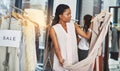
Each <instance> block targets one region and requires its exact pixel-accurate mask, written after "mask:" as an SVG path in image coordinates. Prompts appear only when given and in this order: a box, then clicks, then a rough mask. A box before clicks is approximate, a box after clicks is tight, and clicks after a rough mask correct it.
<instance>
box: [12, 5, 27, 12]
mask: <svg viewBox="0 0 120 71" xmlns="http://www.w3.org/2000/svg"><path fill="white" fill-rule="evenodd" d="M11 7H12V8H13V9H16V10H19V11H21V12H22V13H25V14H27V12H25V11H24V10H22V9H20V8H17V7H15V6H13V5H11Z"/></svg>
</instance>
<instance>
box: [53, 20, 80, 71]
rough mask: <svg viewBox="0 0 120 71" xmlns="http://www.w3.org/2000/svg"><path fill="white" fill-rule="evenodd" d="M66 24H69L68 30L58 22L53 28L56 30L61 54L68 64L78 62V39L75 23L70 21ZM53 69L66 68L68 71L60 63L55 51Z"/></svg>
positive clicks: (62, 69)
mask: <svg viewBox="0 0 120 71" xmlns="http://www.w3.org/2000/svg"><path fill="white" fill-rule="evenodd" d="M66 25H67V32H66V31H65V30H64V29H63V27H62V26H61V24H56V25H54V26H53V28H54V30H55V33H56V36H57V40H58V43H59V48H60V51H61V55H62V57H63V59H64V60H65V64H66V63H69V64H68V65H71V64H75V63H76V62H78V53H77V40H76V34H75V26H74V23H73V22H70V23H66ZM53 69H54V70H55V71H65V70H66V71H68V70H67V69H65V68H63V67H62V66H61V65H60V64H59V61H58V58H57V56H56V54H55V53H54V62H53Z"/></svg>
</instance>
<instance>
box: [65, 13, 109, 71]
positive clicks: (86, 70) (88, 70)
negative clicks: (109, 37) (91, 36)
mask: <svg viewBox="0 0 120 71" xmlns="http://www.w3.org/2000/svg"><path fill="white" fill-rule="evenodd" d="M104 13H105V14H104V16H105V18H104V21H103V24H102V26H101V27H100V28H101V29H100V31H99V32H98V33H100V34H98V36H97V37H95V39H96V40H95V41H96V42H95V43H94V45H93V49H92V50H91V52H90V53H89V54H88V57H87V58H86V59H84V60H82V61H80V62H78V63H76V64H74V65H71V66H69V67H66V68H68V69H70V70H71V71H93V67H94V62H95V59H96V58H97V57H98V54H99V49H100V48H101V44H102V42H103V40H104V38H105V36H106V34H107V30H108V25H109V23H110V17H111V15H110V14H109V13H108V12H104ZM101 16H102V15H99V17H101ZM95 18H98V17H95ZM94 20H96V19H94ZM98 21H99V22H97V23H96V24H100V22H101V21H100V20H98ZM94 23H95V22H93V26H94ZM93 31H95V30H93ZM97 70H98V69H97Z"/></svg>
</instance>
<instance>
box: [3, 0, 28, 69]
mask: <svg viewBox="0 0 120 71" xmlns="http://www.w3.org/2000/svg"><path fill="white" fill-rule="evenodd" d="M13 2H14V0H11V2H10V13H9V15H10V17H9V27H8V30H10V24H11V18H12V11H13V9H16V10H19V11H21V12H22V13H26V12H25V11H23V10H22V9H19V8H17V7H15V6H12V5H13ZM8 48H9V47H6V56H5V61H4V62H3V66H4V71H9V58H10V53H9V52H8Z"/></svg>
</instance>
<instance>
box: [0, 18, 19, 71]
mask: <svg viewBox="0 0 120 71" xmlns="http://www.w3.org/2000/svg"><path fill="white" fill-rule="evenodd" d="M9 20H10V19H9V18H7V19H5V18H4V17H2V23H1V27H0V29H1V30H7V29H8V28H9ZM10 30H19V31H20V30H21V23H20V21H18V20H16V19H15V18H11V24H10ZM0 52H1V53H2V54H0V71H4V65H3V63H4V61H5V58H6V47H0ZM8 53H9V59H8V60H9V63H8V66H9V71H19V53H20V49H19V48H15V47H8Z"/></svg>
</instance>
